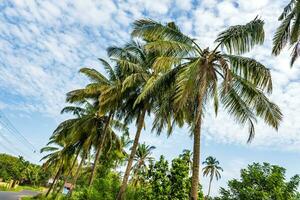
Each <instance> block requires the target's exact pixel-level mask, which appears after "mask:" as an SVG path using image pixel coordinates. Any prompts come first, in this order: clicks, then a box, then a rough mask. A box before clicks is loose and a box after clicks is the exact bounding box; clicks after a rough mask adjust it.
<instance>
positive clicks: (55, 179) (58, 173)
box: [46, 168, 61, 197]
mask: <svg viewBox="0 0 300 200" xmlns="http://www.w3.org/2000/svg"><path fill="white" fill-rule="evenodd" d="M60 174H61V169H60V168H59V169H58V171H57V173H56V175H55V177H54V179H53V182H52V184H51V185H50V188H49V189H48V191H47V193H46V197H47V196H48V195H49V194H50V192H51V190H52V189H53V188H54V185H55V183H56V181H57V180H58V178H59V176H60Z"/></svg>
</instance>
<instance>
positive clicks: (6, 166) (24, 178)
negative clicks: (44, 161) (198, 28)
mask: <svg viewBox="0 0 300 200" xmlns="http://www.w3.org/2000/svg"><path fill="white" fill-rule="evenodd" d="M50 174H51V171H50V169H49V170H43V169H42V167H41V166H39V165H35V164H32V163H30V162H28V161H25V160H24V159H23V157H19V158H17V157H14V156H10V155H7V154H0V178H2V179H3V181H10V180H15V181H19V182H20V184H22V185H24V184H26V185H33V186H39V185H45V184H46V182H47V181H48V179H49V177H50Z"/></svg>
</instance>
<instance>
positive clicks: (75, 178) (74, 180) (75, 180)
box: [69, 153, 86, 196]
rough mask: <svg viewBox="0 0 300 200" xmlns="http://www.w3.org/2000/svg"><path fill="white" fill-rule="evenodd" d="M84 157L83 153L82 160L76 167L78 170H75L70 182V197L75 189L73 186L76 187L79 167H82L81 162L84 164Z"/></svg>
mask: <svg viewBox="0 0 300 200" xmlns="http://www.w3.org/2000/svg"><path fill="white" fill-rule="evenodd" d="M85 156H86V154H85V153H84V154H83V156H82V159H81V161H80V164H79V166H78V168H77V170H76V173H75V176H74V179H73V181H72V188H71V189H70V193H69V194H70V196H71V195H72V191H73V189H74V188H75V185H76V182H77V179H78V177H79V172H80V170H81V167H82V165H83V162H84V159H85Z"/></svg>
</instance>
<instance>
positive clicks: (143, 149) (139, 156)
mask: <svg viewBox="0 0 300 200" xmlns="http://www.w3.org/2000/svg"><path fill="white" fill-rule="evenodd" d="M154 149H155V146H150V145H146V144H145V143H143V144H139V146H138V148H137V151H136V154H135V157H134V160H135V161H136V164H135V166H134V168H135V167H136V168H140V167H146V162H149V161H151V160H153V159H154V158H153V157H152V156H151V154H152V150H154Z"/></svg>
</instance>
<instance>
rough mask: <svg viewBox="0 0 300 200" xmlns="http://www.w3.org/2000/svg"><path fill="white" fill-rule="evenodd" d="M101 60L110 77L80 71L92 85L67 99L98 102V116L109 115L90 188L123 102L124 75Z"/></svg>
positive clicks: (98, 73) (98, 148) (97, 150)
mask: <svg viewBox="0 0 300 200" xmlns="http://www.w3.org/2000/svg"><path fill="white" fill-rule="evenodd" d="M99 60H100V62H101V63H102V66H103V67H104V69H105V71H106V73H107V74H108V77H106V76H105V75H103V74H101V73H100V72H98V71H97V70H95V69H92V68H82V69H80V72H81V73H83V74H84V75H86V76H87V77H88V78H89V79H90V80H91V83H90V84H88V85H87V86H86V87H85V88H83V89H78V90H74V91H71V92H70V93H68V97H67V101H68V102H70V103H74V102H76V103H80V102H82V101H84V99H93V100H95V101H96V102H98V112H97V115H99V116H104V115H105V114H106V113H107V114H108V115H107V121H106V123H105V126H104V130H103V133H102V138H101V142H99V143H98V145H97V146H96V148H95V149H96V154H95V159H94V165H93V169H92V173H91V176H90V180H89V186H91V185H92V183H93V180H94V177H95V173H96V169H97V165H98V161H99V158H100V155H101V152H102V149H103V147H104V141H105V138H106V137H107V134H108V133H107V129H108V127H109V126H110V122H111V121H113V120H114V114H115V112H116V110H117V108H118V106H119V104H120V101H121V100H122V98H121V97H122V81H121V78H122V77H121V76H122V74H121V73H120V71H118V69H117V68H114V67H112V66H111V65H110V64H109V63H108V62H107V61H105V60H104V59H99ZM125 129H126V128H125Z"/></svg>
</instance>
